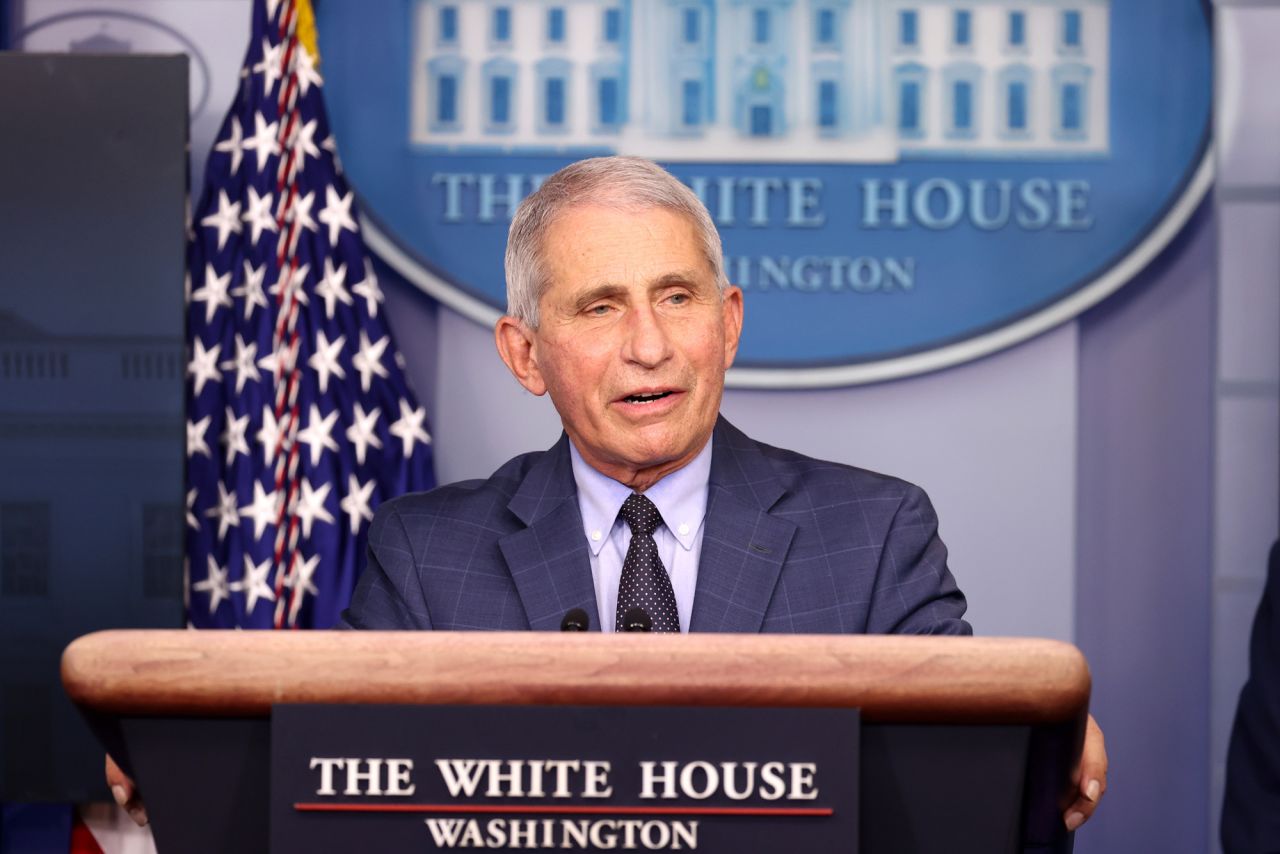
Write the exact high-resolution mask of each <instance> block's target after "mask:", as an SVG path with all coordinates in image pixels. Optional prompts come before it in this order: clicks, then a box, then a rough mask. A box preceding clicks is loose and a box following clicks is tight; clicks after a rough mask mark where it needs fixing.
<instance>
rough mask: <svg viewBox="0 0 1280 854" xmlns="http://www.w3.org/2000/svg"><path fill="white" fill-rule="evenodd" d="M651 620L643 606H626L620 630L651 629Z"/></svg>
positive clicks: (642, 630)
mask: <svg viewBox="0 0 1280 854" xmlns="http://www.w3.org/2000/svg"><path fill="white" fill-rule="evenodd" d="M652 629H653V620H651V619H649V614H648V612H647V611H645V609H644V608H628V609H627V612H626V613H625V614H623V615H622V631H624V632H647V631H652Z"/></svg>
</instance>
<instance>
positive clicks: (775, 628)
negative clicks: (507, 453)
mask: <svg viewBox="0 0 1280 854" xmlns="http://www.w3.org/2000/svg"><path fill="white" fill-rule="evenodd" d="M506 271H507V299H508V306H509V308H508V310H509V312H510V313H509V315H508V316H506V317H503V318H502V319H501V320H499V322H498V324H497V328H496V330H495V337H496V341H497V346H498V352H499V353H500V354H501V356H502V359H503V361H504V362H505V363H506V365H507V367H508V368H510V370H511V372H512V374H514V375H515V377H516V379H517V380H518V381H519V382H520V384H521V385H522V386H524V387H525V388H526V389H528V390H529V391H530V392H532V393H533V394H535V395H544V394H549V395H550V396H551V401H552V403H553V405H554V406H555V408H556V411H557V412H558V413H559V414H560V417H561V420H562V422H563V425H564V435H563V436H562V437H561V439H560V441H559V442H558V443H556V445H555V446H554V447H552V448H551V449H550V450H548V451H545V452H541V453H532V454H525V455H523V456H520V457H517V458H515V459H514V460H511V461H510V462H508V463H506V464H505V465H503V466H502V467H501V468H500V469H498V471H496V472H495V473H494V474H493V475H492V476H491V477H490V478H489V479H487V480H483V481H468V482H465V483H459V484H454V485H452V486H446V487H442V488H440V489H436V490H434V491H432V492H429V493H423V494H415V495H407V496H404V497H402V498H398V499H396V500H394V501H390V502H387V503H386V504H384V505H383V506H382V507H381V508H379V510H378V513H377V516H376V518H375V519H374V521H373V524H372V527H371V529H370V533H369V556H368V563H367V565H366V568H365V571H364V574H363V575H362V576H361V579H360V582H359V584H358V586H357V588H356V591H355V593H354V595H353V597H352V601H351V607H350V608H349V609H348V610H347V611H346V612H345V614H344V615H343V621H344V624H345V625H347V626H349V627H352V628H370V629H453V630H456V629H506V630H516V629H541V630H555V629H558V628H560V626H561V622H562V620H563V619H564V618H565V616H566V614H569V613H571V612H578V611H580V612H583V613H585V614H586V615H587V622H588V623H589V625H590V627H591V628H593V629H594V628H599V629H601V630H603V631H615V630H620V629H622V628H625V627H627V626H626V625H624V624H630V623H636V622H639V623H642V624H644V625H646V626H648V627H651V628H652V630H654V631H670V632H676V631H720V632H826V633H835V632H842V633H843V632H860V633H890V632H893V633H933V634H956V635H959V634H970V633H971V630H970V627H969V625H968V624H967V623H966V622H965V621H964V619H963V615H964V611H965V600H964V596H963V595H962V594H961V593H960V590H959V589H958V588H957V586H956V583H955V580H954V579H953V578H952V576H951V573H950V571H949V570H948V569H947V553H946V548H945V546H943V544H942V542H941V540H940V539H939V538H938V534H937V519H936V517H935V515H934V512H933V508H932V507H931V506H930V504H929V500H928V498H927V497H926V496H925V494H924V493H923V492H922V491H921V490H920V489H918V488H917V487H915V486H912V485H910V484H908V483H904V482H903V481H900V480H897V479H895V478H891V477H886V476H883V475H879V474H874V473H872V472H868V471H864V470H861V469H857V468H853V467H851V466H846V465H840V464H837V463H830V462H823V461H821V460H814V459H810V458H808V457H804V456H802V455H800V454H796V453H792V452H790V451H785V450H781V449H778V448H773V447H770V446H768V445H763V444H760V443H758V442H755V441H753V440H751V439H750V438H748V437H747V436H745V435H743V434H742V433H741V432H740V431H738V430H737V429H736V428H734V427H733V426H732V425H731V424H729V423H728V422H727V421H725V420H724V419H723V418H721V417H720V416H719V408H720V400H721V396H722V394H723V391H724V377H725V371H726V370H727V369H728V368H729V366H730V365H731V364H732V363H733V359H734V355H735V353H736V352H737V349H738V338H739V335H740V333H741V331H742V312H743V304H742V291H741V290H739V289H738V288H736V287H733V286H731V285H730V284H729V283H728V281H727V280H726V278H725V275H724V270H723V267H722V252H721V247H720V238H719V235H718V234H717V232H716V229H715V226H714V224H713V223H712V221H711V218H710V216H709V215H708V213H707V211H706V209H705V208H704V207H703V205H702V203H701V202H700V201H699V200H698V198H697V197H696V196H695V195H694V194H693V193H692V192H691V191H690V190H689V189H688V188H687V187H685V186H684V185H683V184H681V183H680V182H679V181H677V180H676V179H675V178H673V177H672V176H671V175H669V174H668V173H667V172H665V171H663V170H662V169H661V168H659V167H658V166H655V165H654V164H652V163H650V162H648V161H645V160H640V159H635V158H623V157H611V158H598V159H593V160H585V161H582V162H579V163H575V164H573V165H571V166H568V167H566V168H565V169H562V170H561V171H559V172H557V173H556V174H555V175H553V176H551V178H549V179H548V180H547V181H546V182H545V183H544V184H543V185H542V187H541V188H540V189H539V190H538V191H537V192H535V193H534V194H533V195H531V196H530V197H529V198H528V199H526V200H525V202H524V203H523V204H522V205H521V206H520V208H519V210H518V211H517V213H516V215H515V218H514V219H513V221H512V223H511V231H510V237H509V240H508V245H507V254H506ZM1086 742H1087V743H1086V749H1085V755H1084V758H1083V760H1082V763H1081V771H1080V783H1079V788H1080V793H1079V797H1078V798H1077V799H1076V801H1075V802H1074V803H1072V804H1071V805H1069V806H1068V807H1067V810H1066V813H1065V816H1064V820H1065V821H1066V823H1067V826H1068V827H1069V828H1072V829H1074V828H1075V827H1077V826H1078V825H1079V824H1080V823H1082V822H1083V821H1084V820H1085V819H1086V818H1087V817H1088V816H1089V815H1090V814H1091V813H1092V812H1093V809H1094V806H1095V805H1096V803H1097V801H1098V799H1099V797H1100V796H1101V792H1102V787H1103V786H1104V785H1105V774H1106V757H1105V752H1104V751H1103V749H1102V741H1101V733H1100V732H1099V731H1098V730H1097V728H1096V726H1095V725H1093V723H1092V720H1091V721H1090V729H1089V734H1088V737H1087V740H1086Z"/></svg>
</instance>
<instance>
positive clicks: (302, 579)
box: [285, 481, 320, 623]
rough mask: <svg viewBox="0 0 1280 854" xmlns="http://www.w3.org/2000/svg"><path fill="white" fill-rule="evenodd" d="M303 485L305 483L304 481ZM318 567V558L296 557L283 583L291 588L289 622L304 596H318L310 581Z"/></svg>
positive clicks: (295, 617)
mask: <svg viewBox="0 0 1280 854" xmlns="http://www.w3.org/2000/svg"><path fill="white" fill-rule="evenodd" d="M304 483H305V481H304ZM319 565H320V556H319V555H312V556H311V557H308V558H304V557H302V555H301V554H299V555H298V558H297V561H296V563H295V564H294V567H293V575H292V577H290V578H288V579H287V580H286V581H285V584H286V585H288V586H289V587H292V588H293V596H292V600H293V604H292V605H290V607H289V622H290V623H293V622H296V621H297V619H298V612H299V611H300V610H302V600H303V599H304V598H306V594H308V593H310V594H311V595H312V596H319V595H320V593H319V591H318V590H316V586H315V584H314V583H312V581H311V577H312V576H313V575H315V574H316V567H318V566H319Z"/></svg>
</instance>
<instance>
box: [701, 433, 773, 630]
mask: <svg viewBox="0 0 1280 854" xmlns="http://www.w3.org/2000/svg"><path fill="white" fill-rule="evenodd" d="M785 492H786V488H785V487H784V485H783V484H782V483H781V482H780V481H779V480H778V478H777V475H776V474H775V473H774V471H773V467H772V466H770V465H769V461H768V460H766V459H765V458H764V456H763V455H762V454H761V453H760V449H759V447H758V446H757V445H756V443H755V442H754V441H752V440H751V439H748V438H747V437H746V436H745V435H743V434H742V433H741V432H739V431H738V430H737V429H736V428H735V427H733V426H732V425H731V424H729V422H727V421H725V420H724V419H723V418H721V419H720V420H719V421H718V422H717V424H716V431H715V444H714V445H713V447H712V457H711V483H710V489H709V491H708V495H707V518H706V525H705V529H704V531H703V535H702V555H701V558H700V560H699V563H698V585H697V592H696V593H695V594H694V597H693V616H692V618H691V620H690V625H689V628H690V630H691V631H698V632H758V631H760V627H761V626H762V625H763V623H764V615H765V612H766V610H767V609H768V607H769V601H770V600H771V599H772V597H773V591H774V588H775V587H776V586H777V583H778V574H779V573H780V572H781V571H782V564H783V563H784V562H785V560H786V557H787V550H788V549H789V548H790V547H791V539H792V537H793V536H795V531H796V526H795V525H794V524H793V523H791V522H789V521H787V520H786V519H783V518H780V517H776V516H771V515H769V512H768V511H769V509H770V508H772V507H773V505H774V504H775V503H777V501H778V499H779V498H781V497H782V496H783V495H784V494H785Z"/></svg>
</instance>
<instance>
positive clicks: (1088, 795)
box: [1062, 715, 1107, 830]
mask: <svg viewBox="0 0 1280 854" xmlns="http://www.w3.org/2000/svg"><path fill="white" fill-rule="evenodd" d="M1071 782H1072V783H1074V784H1075V786H1076V799H1075V800H1074V801H1072V803H1071V805H1070V806H1069V807H1067V809H1066V811H1065V812H1064V813H1063V816H1062V820H1063V822H1065V823H1066V825H1067V830H1075V829H1076V828H1077V827H1079V826H1080V825H1082V824H1084V823H1085V822H1086V821H1088V820H1089V817H1090V816H1092V815H1093V811H1094V810H1096V809H1097V808H1098V802H1099V801H1101V800H1102V795H1103V794H1104V793H1105V792H1106V791H1107V747H1106V744H1105V743H1104V742H1103V738H1102V728H1101V727H1099V726H1098V722H1097V721H1095V720H1094V719H1093V715H1089V722H1088V723H1087V724H1086V725H1085V730H1084V747H1083V748H1082V749H1081V750H1080V763H1079V764H1078V765H1077V766H1076V770H1075V772H1074V773H1073V774H1072V775H1071Z"/></svg>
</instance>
